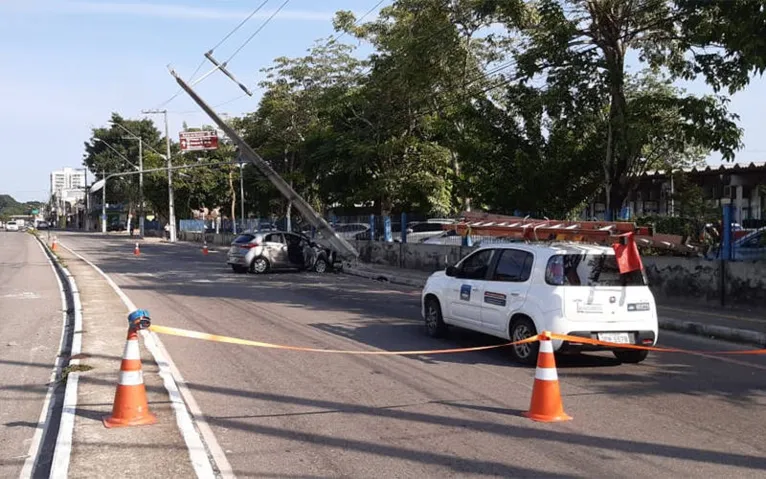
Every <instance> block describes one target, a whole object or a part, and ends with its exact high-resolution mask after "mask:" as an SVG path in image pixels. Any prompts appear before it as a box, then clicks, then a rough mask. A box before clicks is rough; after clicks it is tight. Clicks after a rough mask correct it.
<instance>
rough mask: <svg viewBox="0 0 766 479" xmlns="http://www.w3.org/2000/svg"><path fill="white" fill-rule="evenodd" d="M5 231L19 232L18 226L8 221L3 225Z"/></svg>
mask: <svg viewBox="0 0 766 479" xmlns="http://www.w3.org/2000/svg"><path fill="white" fill-rule="evenodd" d="M5 230H6V231H19V224H18V223H16V222H15V221H9V222H7V223H6V224H5Z"/></svg>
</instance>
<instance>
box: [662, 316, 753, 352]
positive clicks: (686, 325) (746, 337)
mask: <svg viewBox="0 0 766 479" xmlns="http://www.w3.org/2000/svg"><path fill="white" fill-rule="evenodd" d="M659 323H660V328H661V329H667V330H669V331H676V332H679V333H686V334H691V335H695V336H702V337H706V338H715V339H724V340H726V341H732V342H735V343H742V344H750V345H754V346H759V347H766V334H764V333H761V332H758V331H753V330H750V329H739V328H730V327H728V326H721V325H719V324H708V323H698V322H695V321H682V320H679V319H670V318H660V320H659Z"/></svg>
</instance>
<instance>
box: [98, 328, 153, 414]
mask: <svg viewBox="0 0 766 479" xmlns="http://www.w3.org/2000/svg"><path fill="white" fill-rule="evenodd" d="M156 422H157V418H156V417H155V416H154V414H152V413H151V412H149V404H148V403H147V400H146V387H145V386H144V374H143V372H142V370H141V352H140V351H139V349H138V334H137V333H136V330H135V329H134V328H131V329H130V330H129V331H128V340H127V342H126V343H125V351H124V352H123V354H122V364H120V381H119V383H118V384H117V392H116V393H115V395H114V405H113V406H112V415H111V416H109V417H105V418H104V426H106V427H108V428H112V427H125V426H142V425H147V424H154V423H156Z"/></svg>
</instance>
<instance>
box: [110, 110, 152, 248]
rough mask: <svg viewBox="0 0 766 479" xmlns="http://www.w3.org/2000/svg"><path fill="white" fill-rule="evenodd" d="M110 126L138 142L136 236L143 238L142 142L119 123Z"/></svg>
mask: <svg viewBox="0 0 766 479" xmlns="http://www.w3.org/2000/svg"><path fill="white" fill-rule="evenodd" d="M112 125H114V126H116V127H118V128H120V129H122V130H124V131H126V132H127V133H128V134H129V135H130V136H129V137H127V139H130V140H137V141H138V171H139V172H140V173H139V175H138V201H139V205H138V206H139V211H140V213H139V217H138V235H139V236H141V237H142V238H143V237H144V172H143V170H144V141H143V140H142V139H141V137H140V136H138V135H136V134H134V133H133V132H132V131H130V130H128V129H127V128H125V127H124V126H122V125H120V124H119V123H116V122H112Z"/></svg>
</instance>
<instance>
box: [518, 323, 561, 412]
mask: <svg viewBox="0 0 766 479" xmlns="http://www.w3.org/2000/svg"><path fill="white" fill-rule="evenodd" d="M523 414H524V416H525V417H528V418H529V419H532V420H534V421H539V422H560V421H570V420H571V419H572V418H571V417H570V416H568V415H567V413H565V412H564V405H563V404H562V403H561V391H560V390H559V375H558V373H557V372H556V358H554V356H553V343H552V342H551V336H550V333H547V332H542V333H540V352H539V353H538V354H537V369H536V370H535V385H534V387H533V388H532V400H531V401H530V405H529V411H527V412H525V413H523Z"/></svg>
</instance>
